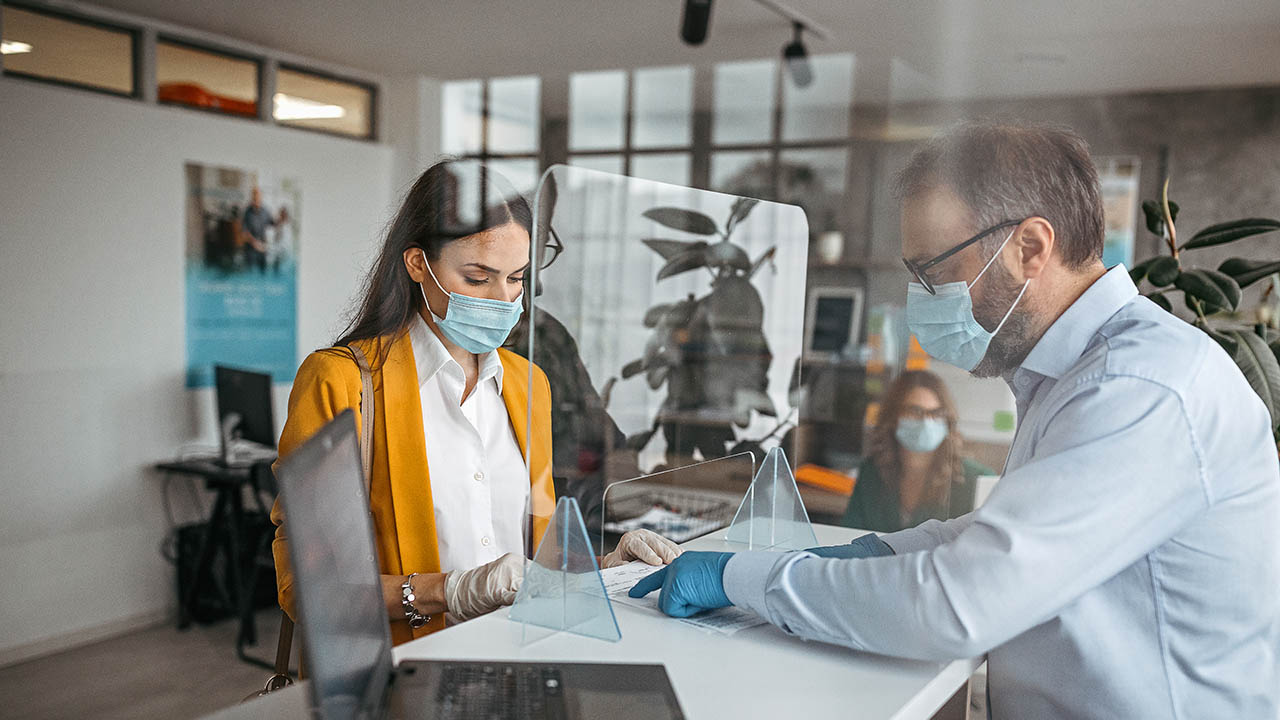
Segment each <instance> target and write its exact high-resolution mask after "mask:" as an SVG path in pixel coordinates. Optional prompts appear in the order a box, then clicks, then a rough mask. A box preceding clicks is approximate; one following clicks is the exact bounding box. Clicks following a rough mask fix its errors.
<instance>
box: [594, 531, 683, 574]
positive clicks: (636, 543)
mask: <svg viewBox="0 0 1280 720" xmlns="http://www.w3.org/2000/svg"><path fill="white" fill-rule="evenodd" d="M682 552H684V551H683V550H681V549H680V547H679V546H678V545H676V544H675V543H673V542H671V541H670V540H668V539H666V538H664V537H662V536H661V535H659V534H658V533H656V532H654V531H652V530H632V531H631V532H629V533H627V534H626V535H623V536H622V539H621V540H619V541H618V547H617V548H616V549H615V550H614V551H613V552H611V553H609V554H608V555H605V556H604V557H603V558H601V560H600V567H601V568H611V567H618V566H619V565H626V564H627V563H629V562H631V561H632V560H643V561H645V562H646V563H649V564H650V565H666V564H667V563H669V562H671V561H672V560H675V559H676V558H678V557H680V553H682Z"/></svg>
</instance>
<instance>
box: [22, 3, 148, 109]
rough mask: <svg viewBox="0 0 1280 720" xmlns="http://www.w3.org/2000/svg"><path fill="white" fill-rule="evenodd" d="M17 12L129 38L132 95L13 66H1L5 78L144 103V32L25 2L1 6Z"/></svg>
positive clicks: (139, 29)
mask: <svg viewBox="0 0 1280 720" xmlns="http://www.w3.org/2000/svg"><path fill="white" fill-rule="evenodd" d="M2 8H13V9H14V10H21V11H23V12H29V13H32V14H35V15H43V16H45V17H51V18H55V19H57V20H62V21H64V22H70V23H74V24H77V25H84V26H87V27H91V28H97V29H99V30H110V31H112V32H118V33H124V34H126V35H128V36H129V65H130V67H129V83H130V85H131V86H132V89H131V90H130V91H129V92H121V91H119V90H113V89H111V88H105V87H101V86H98V85H89V84H87V83H80V82H76V81H74V80H63V79H60V78H52V77H46V76H44V75H33V74H31V73H26V72H22V71H21V70H12V69H10V68H9V63H2V64H0V71H2V72H0V75H2V76H4V77H13V78H19V79H21V80H26V81H30V82H37V83H41V84H44V85H53V86H55V87H63V88H70V89H73V90H87V91H89V92H94V93H99V94H102V95H110V96H112V97H122V98H128V99H131V100H141V99H142V97H143V94H142V82H143V78H142V65H143V48H142V29H141V28H136V27H129V26H127V25H118V24H115V23H110V22H105V21H103V20H99V19H97V18H94V17H90V16H88V15H82V14H80V13H76V12H73V11H70V10H63V9H62V8H49V7H45V6H43V5H31V4H27V3H24V2H10V1H9V0H4V2H0V9H2Z"/></svg>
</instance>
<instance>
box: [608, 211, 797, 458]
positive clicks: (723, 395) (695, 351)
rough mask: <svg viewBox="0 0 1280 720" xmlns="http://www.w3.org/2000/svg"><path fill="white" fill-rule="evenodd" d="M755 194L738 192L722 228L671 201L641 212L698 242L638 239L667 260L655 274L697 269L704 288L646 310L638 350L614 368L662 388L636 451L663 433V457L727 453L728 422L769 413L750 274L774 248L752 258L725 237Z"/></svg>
mask: <svg viewBox="0 0 1280 720" xmlns="http://www.w3.org/2000/svg"><path fill="white" fill-rule="evenodd" d="M757 202H758V201H756V200H751V199H748V198H739V199H738V200H737V201H736V202H734V204H733V206H732V207H731V208H730V209H729V215H728V217H727V218H726V219H725V221H724V224H723V225H719V224H717V223H716V221H715V220H713V219H712V218H711V217H709V216H707V215H705V214H703V213H700V212H697V211H694V210H687V209H683V208H675V207H656V208H652V209H650V210H646V211H645V212H644V213H643V215H644V217H646V218H648V219H650V220H653V221H654V222H656V223H658V224H659V225H662V226H664V227H666V228H669V229H672V230H678V231H682V232H684V233H688V234H691V235H695V236H699V237H700V238H701V239H697V240H674V239H665V238H648V239H645V240H644V241H643V242H644V244H645V245H646V246H647V247H648V248H649V249H651V250H653V251H654V252H655V253H657V254H658V255H660V256H661V257H662V259H663V260H664V261H665V263H664V264H663V266H662V268H661V269H660V270H659V271H658V276H657V281H658V282H661V281H663V280H666V279H667V278H671V277H675V276H676V275H681V274H683V273H687V272H693V271H699V270H701V271H704V272H706V273H707V274H708V276H709V278H710V289H709V291H708V292H707V293H706V294H704V295H702V296H701V297H699V296H697V295H696V294H694V293H689V295H688V297H686V298H685V299H683V300H679V301H676V302H669V303H661V304H658V305H655V306H653V307H651V308H649V309H648V310H647V311H646V312H645V316H644V325H645V327H647V328H652V331H653V332H652V334H651V335H650V337H649V340H648V341H647V342H646V344H645V350H644V355H643V357H640V358H638V359H636V360H633V361H632V362H630V363H627V365H626V366H624V367H623V368H622V379H624V380H626V379H628V378H631V377H635V376H638V375H641V374H643V375H644V377H645V380H646V381H647V382H648V384H649V387H650V388H653V389H654V390H657V389H659V388H661V387H662V386H663V385H666V388H667V395H666V398H665V399H664V400H663V403H662V406H661V409H660V410H659V412H658V414H657V416H656V417H655V418H654V422H653V426H652V427H651V428H650V429H649V430H647V431H644V432H640V433H637V434H635V435H632V436H631V437H629V438H628V439H627V444H628V446H629V447H631V448H632V449H635V450H640V449H642V448H644V447H645V446H646V445H648V444H649V441H650V440H651V439H652V438H653V436H654V435H655V434H656V433H657V432H658V431H659V430H661V431H662V433H663V437H664V438H665V439H666V444H667V454H668V456H671V455H675V456H677V457H692V456H693V452H694V450H695V449H696V450H697V451H698V452H699V453H700V454H701V455H702V457H703V458H705V459H711V458H718V457H723V456H725V455H726V454H727V453H728V452H729V451H730V444H731V443H736V444H735V446H734V447H735V449H736V447H737V446H738V445H741V443H737V441H738V437H737V431H736V430H735V427H736V428H739V429H741V428H745V427H747V425H748V424H749V423H750V421H751V413H752V412H753V411H754V412H757V413H760V414H761V415H766V416H769V417H777V411H776V409H775V408H774V405H773V401H772V400H771V399H770V398H769V395H768V394H767V392H766V390H767V389H768V372H769V365H770V364H771V363H772V361H773V355H772V353H771V352H770V350H769V343H768V341H767V340H766V338H765V336H764V328H763V324H764V304H763V302H762V301H761V299H760V293H759V292H757V291H756V288H755V287H754V286H753V285H752V284H751V278H752V277H754V276H755V274H756V272H757V271H759V270H760V268H761V267H762V266H763V265H764V264H765V263H766V262H768V261H769V260H770V259H771V258H772V257H773V255H774V252H775V251H776V249H777V248H776V246H774V247H771V248H769V249H768V250H766V251H765V252H763V253H762V254H761V255H760V256H759V257H757V258H755V259H754V260H752V259H751V257H750V256H749V255H748V254H747V252H746V251H745V250H744V249H742V247H740V246H739V245H737V244H735V243H733V242H732V241H731V240H730V237H731V236H732V235H733V232H734V230H735V229H737V228H738V227H740V226H741V223H742V222H743V221H744V220H745V219H746V218H747V216H748V215H749V214H750V213H751V211H752V209H753V208H755V206H756V204H757Z"/></svg>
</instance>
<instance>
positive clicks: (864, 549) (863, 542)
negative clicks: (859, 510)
mask: <svg viewBox="0 0 1280 720" xmlns="http://www.w3.org/2000/svg"><path fill="white" fill-rule="evenodd" d="M805 552H811V553H813V554H814V555H817V556H818V557H824V558H842V559H846V560H847V559H849V558H868V557H881V556H883V555H893V554H894V552H893V548H891V547H889V545H888V543H886V542H885V541H883V540H881V539H880V536H879V535H876V534H875V533H867V534H866V535H863V536H862V537H860V538H858V539H856V540H854V541H853V542H851V543H849V544H848V545H824V546H822V547H813V548H809V549H808V550H805Z"/></svg>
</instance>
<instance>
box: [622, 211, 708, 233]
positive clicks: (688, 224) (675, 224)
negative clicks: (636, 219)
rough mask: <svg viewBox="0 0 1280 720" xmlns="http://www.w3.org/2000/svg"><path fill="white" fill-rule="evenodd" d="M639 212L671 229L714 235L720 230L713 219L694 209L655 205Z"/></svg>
mask: <svg viewBox="0 0 1280 720" xmlns="http://www.w3.org/2000/svg"><path fill="white" fill-rule="evenodd" d="M640 214H641V215H644V216H645V217H647V218H649V219H650V220H652V221H654V222H656V223H658V224H660V225H665V226H667V227H669V228H671V229H672V230H683V231H685V232H688V233H693V234H694V235H715V234H716V233H718V232H720V230H719V228H717V227H716V221H715V220H712V219H711V218H709V217H707V216H706V215H703V214H702V213H700V212H697V211H695V210H685V209H684V208H673V207H656V208H650V209H649V210H645V211H644V212H642V213H640Z"/></svg>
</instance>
